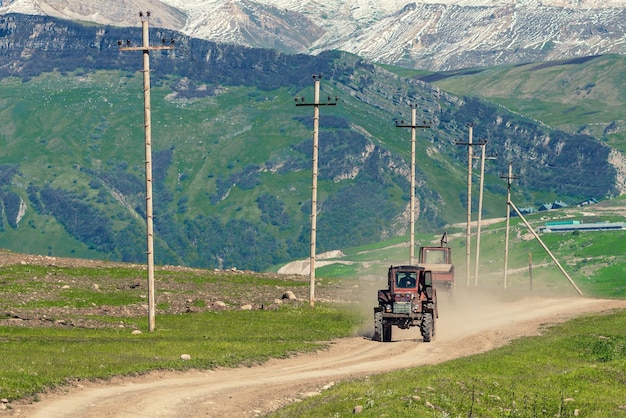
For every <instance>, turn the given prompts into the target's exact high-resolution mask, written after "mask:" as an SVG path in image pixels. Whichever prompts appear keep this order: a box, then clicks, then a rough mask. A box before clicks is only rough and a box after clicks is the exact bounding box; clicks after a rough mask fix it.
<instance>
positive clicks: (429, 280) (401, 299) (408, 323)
mask: <svg viewBox="0 0 626 418" xmlns="http://www.w3.org/2000/svg"><path fill="white" fill-rule="evenodd" d="M387 281H388V288H387V289H381V290H379V291H378V306H377V307H375V308H374V337H373V339H374V340H375V341H381V342H389V341H391V327H392V326H393V325H395V326H397V327H398V328H401V329H408V328H410V327H420V332H421V334H422V337H423V338H424V342H430V341H431V339H432V337H434V336H435V319H436V318H437V317H438V312H437V292H436V290H435V289H434V288H433V276H432V273H431V272H430V271H429V270H425V269H424V268H423V267H418V266H396V267H394V266H391V267H389V273H388V275H387Z"/></svg>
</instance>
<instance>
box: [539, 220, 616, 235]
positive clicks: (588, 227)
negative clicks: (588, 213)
mask: <svg viewBox="0 0 626 418" xmlns="http://www.w3.org/2000/svg"><path fill="white" fill-rule="evenodd" d="M623 229H626V223H625V222H594V223H591V224H585V223H582V222H580V221H563V222H547V223H546V224H545V225H544V226H540V227H539V228H538V229H537V231H538V232H539V233H544V232H574V231H580V232H589V231H615V230H618V231H619V230H623Z"/></svg>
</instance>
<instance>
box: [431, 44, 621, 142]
mask: <svg viewBox="0 0 626 418" xmlns="http://www.w3.org/2000/svg"><path fill="white" fill-rule="evenodd" d="M625 68H626V57H624V56H620V55H606V56H597V57H588V58H579V59H571V60H564V61H555V62H549V63H529V64H524V65H516V66H506V67H493V68H484V69H473V70H466V71H459V72H452V73H441V74H432V75H429V76H426V77H425V79H427V80H430V81H431V82H432V83H433V84H435V85H437V86H439V87H441V89H443V90H445V91H448V92H451V93H453V94H457V95H467V96H479V97H483V98H485V99H488V100H491V101H493V102H496V103H499V104H501V105H503V106H505V107H506V108H508V109H511V110H513V111H515V112H519V113H521V114H524V115H527V116H529V117H532V118H534V119H536V120H540V121H542V122H544V123H546V124H548V125H550V126H553V127H556V128H559V129H563V130H565V131H568V132H588V133H589V134H591V135H593V136H595V137H596V138H600V139H602V140H604V141H606V142H607V143H608V144H610V145H611V146H612V147H614V148H617V149H619V150H621V151H626V146H625V145H624V139H626V118H624V113H625V112H624V106H625V105H624V103H626V71H624V69H625Z"/></svg>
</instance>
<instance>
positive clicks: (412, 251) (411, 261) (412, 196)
mask: <svg viewBox="0 0 626 418" xmlns="http://www.w3.org/2000/svg"><path fill="white" fill-rule="evenodd" d="M416 119H417V106H416V105H411V124H410V125H406V124H405V123H404V121H403V120H402V121H400V122H398V121H396V128H411V193H410V198H409V199H410V200H411V203H410V212H411V213H410V216H409V230H410V235H411V241H410V244H409V264H410V265H414V264H415V136H416V133H415V131H416V129H417V128H423V129H428V128H430V125H427V124H426V121H424V122H423V124H422V125H418V124H417V122H416Z"/></svg>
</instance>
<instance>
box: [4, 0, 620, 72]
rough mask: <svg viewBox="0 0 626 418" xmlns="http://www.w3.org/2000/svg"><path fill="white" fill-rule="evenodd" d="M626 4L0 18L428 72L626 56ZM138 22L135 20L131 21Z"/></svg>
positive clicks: (28, 4)
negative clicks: (155, 31)
mask: <svg viewBox="0 0 626 418" xmlns="http://www.w3.org/2000/svg"><path fill="white" fill-rule="evenodd" d="M625 6H626V2H625V1H623V0H612V1H577V2H568V1H560V0H558V1H543V2H540V1H524V2H516V1H471V0H469V1H464V2H453V1H451V0H445V1H426V2H407V1H399V0H388V1H384V2H373V1H367V0H349V1H338V0H334V1H327V2H324V3H323V4H321V3H316V2H309V1H306V2H305V1H287V0H259V1H254V0H230V1H227V2H222V1H200V0H196V1H192V0H189V1H187V0H164V1H151V2H147V1H146V0H124V1H123V0H118V1H116V2H109V3H106V4H101V3H93V4H90V5H89V6H86V5H83V4H81V3H80V2H77V1H71V0H42V1H38V2H35V1H34V0H14V1H9V2H7V1H6V0H5V1H4V2H3V3H2V6H1V7H0V13H3V14H6V13H10V12H17V13H23V14H45V15H50V16H56V17H62V18H71V19H74V20H77V19H78V20H85V21H94V22H96V23H99V24H107V25H118V26H138V25H139V24H140V22H139V19H138V17H137V12H138V11H140V10H147V9H152V10H151V12H152V17H151V20H152V21H153V25H154V26H155V27H157V26H158V27H163V28H166V29H171V30H176V31H180V32H182V33H185V34H186V35H188V36H191V37H195V38H200V39H206V40H211V41H215V42H220V43H235V44H240V45H244V46H250V47H260V48H275V49H278V50H281V51H283V52H288V53H307V54H316V53H320V52H321V51H326V50H333V49H338V50H342V51H346V52H350V53H354V54H357V55H359V56H362V57H363V58H366V59H368V60H370V61H375V62H379V63H386V64H394V65H402V66H406V67H413V68H422V69H427V70H431V71H444V70H453V69H459V68H467V67H484V66H493V65H502V64H519V63H526V62H539V61H548V60H556V59H563V58H571V57H578V56H587V55H598V54H626V44H625V43H624V42H623V34H624V33H625V32H626V7H625ZM133 16H135V17H134V18H133Z"/></svg>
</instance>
